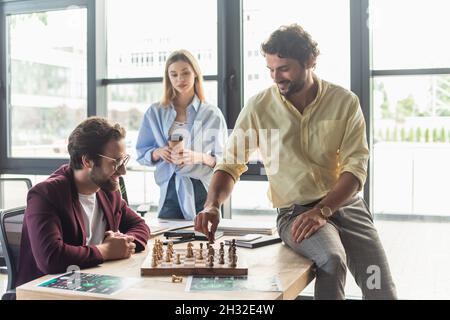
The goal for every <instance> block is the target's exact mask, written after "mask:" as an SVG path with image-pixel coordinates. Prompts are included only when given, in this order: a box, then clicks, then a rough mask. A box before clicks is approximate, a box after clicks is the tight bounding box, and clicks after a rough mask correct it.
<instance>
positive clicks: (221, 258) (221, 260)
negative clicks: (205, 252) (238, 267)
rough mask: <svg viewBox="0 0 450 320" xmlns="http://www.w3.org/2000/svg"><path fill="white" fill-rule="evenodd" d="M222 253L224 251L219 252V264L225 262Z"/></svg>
mask: <svg viewBox="0 0 450 320" xmlns="http://www.w3.org/2000/svg"><path fill="white" fill-rule="evenodd" d="M223 255H224V253H223V252H221V253H220V257H219V264H225V260H224V257H223Z"/></svg>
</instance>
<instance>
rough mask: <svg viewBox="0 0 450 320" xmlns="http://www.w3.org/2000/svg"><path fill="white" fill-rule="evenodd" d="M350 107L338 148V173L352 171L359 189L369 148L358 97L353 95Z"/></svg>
mask: <svg viewBox="0 0 450 320" xmlns="http://www.w3.org/2000/svg"><path fill="white" fill-rule="evenodd" d="M350 109H351V110H352V111H351V115H350V117H349V118H348V120H347V123H346V127H345V133H344V137H343V139H342V143H341V147H340V148H339V160H340V161H339V162H340V172H339V173H340V174H342V173H343V172H350V173H352V174H353V175H354V176H355V177H356V178H357V179H358V180H359V189H358V191H361V190H362V187H363V186H364V183H365V182H366V178H367V163H368V160H369V148H368V145H367V138H366V123H365V120H364V115H363V113H362V110H361V106H360V105H359V100H358V97H356V96H354V98H353V101H352V106H351V108H350Z"/></svg>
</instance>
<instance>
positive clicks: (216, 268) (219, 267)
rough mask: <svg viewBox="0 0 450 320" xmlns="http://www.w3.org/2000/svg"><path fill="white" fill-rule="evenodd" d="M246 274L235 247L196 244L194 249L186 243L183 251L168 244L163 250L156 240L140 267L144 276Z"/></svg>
mask: <svg viewBox="0 0 450 320" xmlns="http://www.w3.org/2000/svg"><path fill="white" fill-rule="evenodd" d="M247 274H248V268H247V267H246V265H245V263H244V261H240V260H239V259H238V255H237V252H236V246H235V245H233V244H232V245H230V246H229V247H228V248H225V247H224V243H223V242H221V243H220V248H217V247H213V246H212V245H210V244H209V243H206V244H204V243H202V242H200V243H197V247H196V248H194V245H193V244H192V243H191V242H189V243H188V244H187V246H186V247H185V248H174V247H173V244H172V243H169V244H168V245H167V246H166V248H164V246H163V245H162V242H161V241H160V240H158V239H157V240H155V242H154V244H153V249H152V250H151V253H150V254H149V255H148V256H147V258H146V259H145V260H144V262H143V264H142V266H141V275H143V276H171V275H177V276H189V275H205V276H215V275H224V276H243V275H247Z"/></svg>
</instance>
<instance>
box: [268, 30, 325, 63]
mask: <svg viewBox="0 0 450 320" xmlns="http://www.w3.org/2000/svg"><path fill="white" fill-rule="evenodd" d="M261 52H262V54H263V55H264V56H265V55H266V54H276V55H278V56H279V57H280V58H291V59H296V60H297V61H298V62H300V64H301V65H302V66H303V67H305V66H306V63H307V61H308V60H309V59H310V57H311V56H312V57H314V58H317V56H318V55H319V54H320V51H319V48H318V47H317V42H315V41H314V40H313V39H312V38H311V35H310V34H309V33H308V32H306V31H305V30H304V29H303V28H302V27H301V26H299V25H298V24H295V23H294V24H291V25H289V26H281V27H280V28H278V29H277V30H275V31H274V32H273V33H272V34H271V35H270V37H269V39H268V40H267V41H265V42H264V43H262V44H261ZM313 67H315V64H314V66H313Z"/></svg>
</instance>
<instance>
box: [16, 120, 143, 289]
mask: <svg viewBox="0 0 450 320" xmlns="http://www.w3.org/2000/svg"><path fill="white" fill-rule="evenodd" d="M124 138H125V129H124V128H122V127H121V126H120V125H119V124H114V125H113V124H111V123H109V122H108V120H106V119H104V118H99V117H91V118H88V119H86V120H85V121H83V122H82V123H80V124H79V125H78V126H77V127H76V128H75V130H74V131H73V132H72V133H71V134H70V136H69V145H68V151H69V154H70V164H69V165H63V166H62V167H60V168H59V169H58V170H57V171H55V172H54V173H53V174H52V175H51V176H50V177H49V178H48V179H47V180H45V181H43V182H41V183H39V184H37V185H36V186H34V187H33V188H32V189H31V190H30V191H29V193H28V199H27V208H26V211H25V217H24V223H23V231H22V242H21V248H20V260H19V270H18V275H17V281H16V286H19V285H21V284H23V283H26V282H28V281H31V280H33V279H36V278H38V277H40V276H43V275H45V274H53V273H63V272H66V270H67V268H68V267H69V266H78V267H79V268H89V267H94V266H96V265H98V264H101V263H103V262H104V261H107V260H114V259H126V258H129V257H130V256H131V255H132V254H134V253H135V252H139V251H142V250H144V249H145V246H146V244H147V240H148V239H149V236H150V230H149V228H148V226H147V225H146V224H145V222H144V220H143V219H142V218H141V217H139V216H138V215H137V214H136V213H135V212H134V211H133V210H132V209H130V208H129V207H128V205H127V203H126V202H125V201H124V200H123V199H122V197H121V193H120V191H119V177H120V176H121V175H123V174H125V173H126V169H125V165H126V164H127V162H128V159H129V157H130V156H129V155H127V154H125V143H124Z"/></svg>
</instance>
